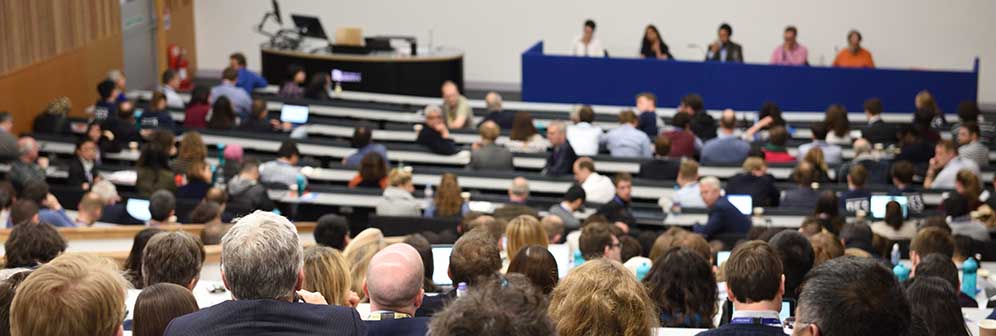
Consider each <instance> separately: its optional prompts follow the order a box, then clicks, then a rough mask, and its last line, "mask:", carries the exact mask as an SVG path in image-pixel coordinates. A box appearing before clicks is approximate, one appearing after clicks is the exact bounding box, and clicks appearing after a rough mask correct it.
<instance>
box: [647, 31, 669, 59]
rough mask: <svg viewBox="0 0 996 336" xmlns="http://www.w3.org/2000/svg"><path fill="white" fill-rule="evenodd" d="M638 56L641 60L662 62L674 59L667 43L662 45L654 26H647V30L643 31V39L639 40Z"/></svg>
mask: <svg viewBox="0 0 996 336" xmlns="http://www.w3.org/2000/svg"><path fill="white" fill-rule="evenodd" d="M640 55H641V56H643V58H656V59H662V60H669V59H673V58H674V56H671V52H670V51H669V50H668V47H667V43H664V38H663V37H661V33H660V32H659V31H657V27H655V26H654V25H647V28H646V29H644V31H643V39H642V40H640Z"/></svg>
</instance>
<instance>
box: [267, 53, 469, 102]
mask: <svg viewBox="0 0 996 336" xmlns="http://www.w3.org/2000/svg"><path fill="white" fill-rule="evenodd" d="M260 53H261V57H260V59H261V60H262V64H263V77H266V78H267V80H269V81H270V83H271V84H275V85H281V84H283V81H284V80H285V79H286V78H288V74H287V70H288V67H289V66H290V65H291V64H297V65H300V66H302V67H304V69H305V71H306V72H307V73H308V75H309V76H310V75H311V74H314V73H319V72H322V73H328V72H329V71H331V70H332V69H339V70H342V71H348V72H358V73H360V74H361V76H362V81H361V82H359V83H342V88H343V89H344V90H355V91H365V92H379V93H392V94H404V95H413V96H426V97H438V96H439V87H440V85H442V84H443V82H445V81H447V80H450V81H453V82H454V83H456V84H457V86H458V87H460V89H461V90H462V89H463V52H461V51H458V50H452V49H442V50H437V51H434V52H431V53H423V54H419V55H417V56H402V55H397V54H394V53H373V54H369V55H353V54H331V53H327V52H318V53H309V52H305V51H297V50H283V49H273V48H270V47H269V46H267V45H263V46H262V47H260Z"/></svg>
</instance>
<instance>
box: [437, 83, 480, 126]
mask: <svg viewBox="0 0 996 336" xmlns="http://www.w3.org/2000/svg"><path fill="white" fill-rule="evenodd" d="M441 91H442V93H443V115H444V116H445V117H446V126H449V128H469V127H471V123H472V122H473V121H472V120H471V119H473V118H474V114H473V112H472V111H471V110H470V102H469V101H467V97H464V96H463V95H461V94H460V89H459V88H457V85H456V83H454V82H451V81H446V82H445V83H443V87H442V89H441Z"/></svg>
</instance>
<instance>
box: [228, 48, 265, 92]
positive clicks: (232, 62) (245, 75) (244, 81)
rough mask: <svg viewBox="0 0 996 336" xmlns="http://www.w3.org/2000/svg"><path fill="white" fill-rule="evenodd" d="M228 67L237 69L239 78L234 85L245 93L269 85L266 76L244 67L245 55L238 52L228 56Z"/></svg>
mask: <svg viewBox="0 0 996 336" xmlns="http://www.w3.org/2000/svg"><path fill="white" fill-rule="evenodd" d="M228 67H229V68H230V69H235V70H237V71H238V76H239V80H238V81H237V82H236V83H235V86H238V87H239V88H241V89H242V90H245V92H246V93H247V94H252V91H253V90H256V89H262V88H265V87H266V86H267V85H269V83H267V82H266V78H263V76H260V75H259V74H257V73H255V72H253V71H252V70H249V68H247V67H246V56H245V55H243V54H242V53H240V52H236V53H232V54H231V55H229V56H228Z"/></svg>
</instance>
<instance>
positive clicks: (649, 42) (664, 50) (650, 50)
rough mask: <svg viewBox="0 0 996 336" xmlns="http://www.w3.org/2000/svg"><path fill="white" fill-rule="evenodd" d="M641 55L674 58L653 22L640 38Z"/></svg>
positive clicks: (664, 58) (665, 58) (666, 58)
mask: <svg viewBox="0 0 996 336" xmlns="http://www.w3.org/2000/svg"><path fill="white" fill-rule="evenodd" d="M640 56H643V58H656V59H662V60H669V59H674V56H671V52H670V51H669V49H668V47H667V43H664V39H663V38H661V33H660V32H658V31H657V27H656V26H654V25H652V24H651V25H647V28H646V29H644V30H643V38H642V39H640ZM656 135H657V134H654V135H652V136H656Z"/></svg>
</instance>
